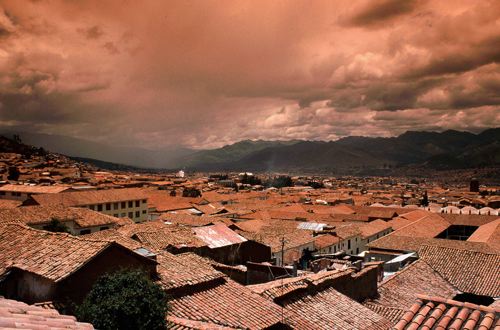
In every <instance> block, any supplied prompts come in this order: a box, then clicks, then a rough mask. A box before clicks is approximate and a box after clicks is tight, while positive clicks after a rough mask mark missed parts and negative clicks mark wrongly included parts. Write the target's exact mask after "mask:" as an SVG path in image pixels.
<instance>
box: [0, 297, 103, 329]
mask: <svg viewBox="0 0 500 330" xmlns="http://www.w3.org/2000/svg"><path fill="white" fill-rule="evenodd" d="M0 328H2V329H94V327H93V326H92V325H91V324H90V323H82V322H78V321H77V320H76V318H75V317H74V316H70V315H61V314H59V313H58V312H57V311H56V310H54V309H45V308H43V307H38V306H32V305H27V304H25V303H23V302H20V301H16V300H10V299H5V298H3V297H0Z"/></svg>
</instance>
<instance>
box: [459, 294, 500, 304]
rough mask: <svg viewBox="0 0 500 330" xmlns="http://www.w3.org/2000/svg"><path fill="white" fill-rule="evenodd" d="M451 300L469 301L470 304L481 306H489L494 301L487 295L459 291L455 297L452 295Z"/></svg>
mask: <svg viewBox="0 0 500 330" xmlns="http://www.w3.org/2000/svg"><path fill="white" fill-rule="evenodd" d="M453 300H456V301H461V302H469V303H472V304H476V305H483V306H489V305H491V304H493V302H494V301H495V299H493V298H491V297H489V296H481V295H477V294H473V293H459V294H457V295H456V296H455V297H453Z"/></svg>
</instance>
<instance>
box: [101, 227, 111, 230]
mask: <svg viewBox="0 0 500 330" xmlns="http://www.w3.org/2000/svg"><path fill="white" fill-rule="evenodd" d="M106 229H109V227H106V226H104V227H101V228H99V230H106Z"/></svg>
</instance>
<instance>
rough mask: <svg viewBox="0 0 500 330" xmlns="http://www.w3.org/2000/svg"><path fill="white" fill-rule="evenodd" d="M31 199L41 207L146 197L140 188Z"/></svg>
mask: <svg viewBox="0 0 500 330" xmlns="http://www.w3.org/2000/svg"><path fill="white" fill-rule="evenodd" d="M32 198H33V199H34V200H35V202H37V203H38V204H39V205H42V206H54V205H62V206H82V205H92V204H102V203H113V202H123V201H130V200H143V199H147V198H148V196H147V195H146V194H145V192H144V190H142V189H140V188H123V189H105V190H89V191H75V192H65V193H63V194H40V195H33V196H32Z"/></svg>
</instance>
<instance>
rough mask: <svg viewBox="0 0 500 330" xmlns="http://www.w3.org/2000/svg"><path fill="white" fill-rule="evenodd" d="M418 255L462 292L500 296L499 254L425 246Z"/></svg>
mask: <svg viewBox="0 0 500 330" xmlns="http://www.w3.org/2000/svg"><path fill="white" fill-rule="evenodd" d="M418 255H419V257H420V259H421V260H423V261H425V262H426V263H427V264H428V265H429V266H431V267H432V268H433V269H434V270H435V271H436V272H437V273H439V274H440V275H441V276H442V277H443V278H444V279H446V280H447V281H448V282H450V283H451V284H452V285H453V286H455V287H456V288H458V289H459V290H460V291H462V292H466V293H473V294H477V295H485V296H490V297H498V296H500V277H499V276H498V275H499V274H500V254H493V253H482V252H477V251H470V250H464V249H454V248H443V247H436V246H423V247H422V248H421V249H419V250H418Z"/></svg>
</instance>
